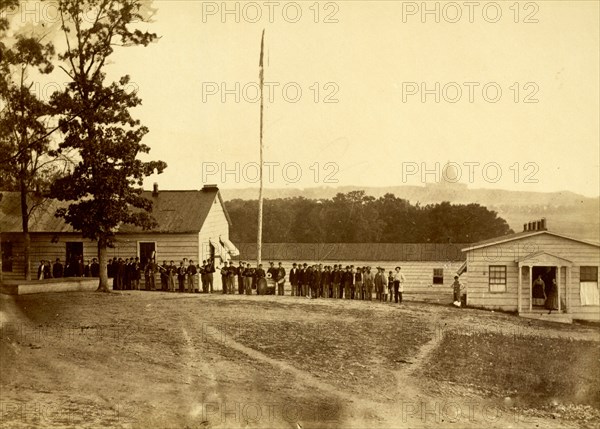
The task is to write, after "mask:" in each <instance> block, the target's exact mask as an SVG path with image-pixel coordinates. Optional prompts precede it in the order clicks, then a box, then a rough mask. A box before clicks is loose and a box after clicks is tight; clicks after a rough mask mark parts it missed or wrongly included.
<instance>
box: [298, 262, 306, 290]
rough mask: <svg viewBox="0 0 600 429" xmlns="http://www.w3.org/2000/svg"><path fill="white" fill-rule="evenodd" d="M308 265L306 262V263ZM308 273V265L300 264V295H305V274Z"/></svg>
mask: <svg viewBox="0 0 600 429" xmlns="http://www.w3.org/2000/svg"><path fill="white" fill-rule="evenodd" d="M304 265H306V264H304ZM305 274H306V267H305V266H303V265H302V264H300V263H299V264H298V296H304V275H305Z"/></svg>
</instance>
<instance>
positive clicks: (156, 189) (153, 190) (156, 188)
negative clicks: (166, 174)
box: [152, 182, 158, 197]
mask: <svg viewBox="0 0 600 429" xmlns="http://www.w3.org/2000/svg"><path fill="white" fill-rule="evenodd" d="M152 196H153V197H158V183H156V182H154V185H152Z"/></svg>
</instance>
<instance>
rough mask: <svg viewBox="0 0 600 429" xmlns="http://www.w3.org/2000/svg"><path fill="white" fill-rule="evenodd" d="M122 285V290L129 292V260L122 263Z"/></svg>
mask: <svg viewBox="0 0 600 429" xmlns="http://www.w3.org/2000/svg"><path fill="white" fill-rule="evenodd" d="M123 285H124V287H123V289H125V290H131V262H130V261H129V258H127V259H125V262H124V263H123ZM146 289H147V287H146Z"/></svg>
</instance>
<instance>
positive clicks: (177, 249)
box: [2, 233, 199, 279]
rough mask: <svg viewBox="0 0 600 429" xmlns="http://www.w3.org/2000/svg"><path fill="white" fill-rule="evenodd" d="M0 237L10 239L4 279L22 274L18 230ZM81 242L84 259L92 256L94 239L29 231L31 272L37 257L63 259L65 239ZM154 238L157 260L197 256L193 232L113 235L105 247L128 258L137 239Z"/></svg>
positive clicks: (135, 249) (134, 253) (135, 252)
mask: <svg viewBox="0 0 600 429" xmlns="http://www.w3.org/2000/svg"><path fill="white" fill-rule="evenodd" d="M2 241H3V242H4V241H11V242H12V243H13V256H14V260H13V270H12V272H10V273H7V272H4V273H3V277H4V278H5V279H11V278H22V277H23V275H22V273H23V270H24V267H23V264H24V260H23V241H22V236H21V234H7V233H3V234H2ZM69 241H76V242H77V241H78V242H83V259H84V261H87V260H91V259H92V258H96V257H97V255H98V248H97V244H96V242H93V241H91V240H88V239H83V238H81V235H79V234H66V233H62V234H46V233H41V234H38V233H35V234H31V273H32V278H35V277H36V275H37V267H38V265H39V263H40V261H41V260H50V261H52V262H54V260H55V259H56V258H60V260H61V261H62V262H63V263H64V262H65V258H66V244H65V243H66V242H69ZM140 241H141V242H144V241H147V242H155V243H156V256H157V261H158V262H159V263H161V262H162V261H163V260H167V261H170V260H171V259H172V260H174V261H177V262H178V261H180V260H181V259H183V258H192V259H197V255H198V254H199V246H198V236H197V234H151V233H145V234H128V235H122V236H117V238H116V240H115V247H114V248H109V249H108V257H109V258H132V257H135V256H139V253H138V242H140Z"/></svg>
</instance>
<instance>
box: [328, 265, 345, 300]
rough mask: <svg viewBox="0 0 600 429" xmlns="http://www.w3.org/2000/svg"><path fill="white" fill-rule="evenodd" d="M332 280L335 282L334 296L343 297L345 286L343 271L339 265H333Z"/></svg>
mask: <svg viewBox="0 0 600 429" xmlns="http://www.w3.org/2000/svg"><path fill="white" fill-rule="evenodd" d="M331 282H332V283H333V297H334V298H342V297H343V296H344V295H343V286H342V272H341V271H340V269H339V268H338V265H337V264H335V265H334V266H333V272H332V273H331Z"/></svg>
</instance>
